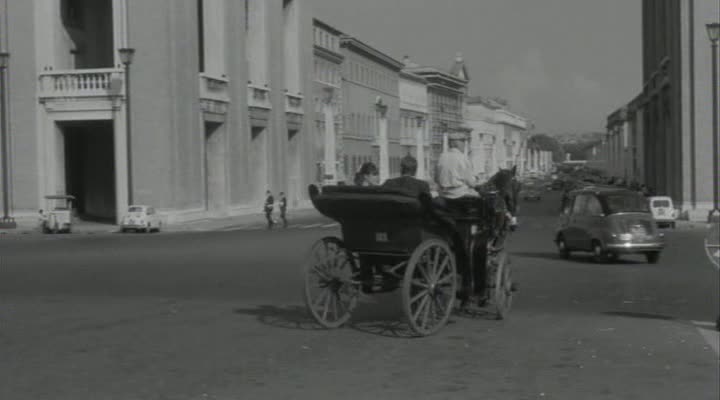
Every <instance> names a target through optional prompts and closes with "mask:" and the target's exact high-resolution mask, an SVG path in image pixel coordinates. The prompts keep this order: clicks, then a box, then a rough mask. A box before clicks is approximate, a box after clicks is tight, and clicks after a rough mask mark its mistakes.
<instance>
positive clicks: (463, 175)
mask: <svg viewBox="0 0 720 400" xmlns="http://www.w3.org/2000/svg"><path fill="white" fill-rule="evenodd" d="M465 139H466V136H465V135H464V134H463V133H461V132H453V133H450V134H449V135H448V150H447V151H446V152H444V153H442V154H441V155H440V158H439V159H438V163H437V168H436V171H435V182H436V183H437V185H438V197H439V198H438V201H437V202H436V203H437V204H438V205H440V206H443V205H444V204H445V202H444V201H443V200H442V199H443V198H447V199H457V198H460V197H464V196H477V195H478V193H477V191H476V190H475V186H476V185H477V179H476V178H475V175H474V174H473V170H472V165H471V164H470V160H468V158H467V156H466V155H465V153H464V150H465Z"/></svg>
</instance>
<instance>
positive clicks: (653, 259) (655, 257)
mask: <svg viewBox="0 0 720 400" xmlns="http://www.w3.org/2000/svg"><path fill="white" fill-rule="evenodd" d="M645 259H647V262H648V264H657V263H658V261H660V252H659V251H653V252H649V253H645Z"/></svg>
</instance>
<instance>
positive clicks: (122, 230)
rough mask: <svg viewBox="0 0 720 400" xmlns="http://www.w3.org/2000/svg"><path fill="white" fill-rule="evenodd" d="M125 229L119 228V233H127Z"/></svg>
mask: <svg viewBox="0 0 720 400" xmlns="http://www.w3.org/2000/svg"><path fill="white" fill-rule="evenodd" d="M127 231H128V230H127V228H120V233H127Z"/></svg>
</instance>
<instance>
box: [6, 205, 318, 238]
mask: <svg viewBox="0 0 720 400" xmlns="http://www.w3.org/2000/svg"><path fill="white" fill-rule="evenodd" d="M273 217H274V218H275V219H276V220H277V219H279V218H280V216H279V214H278V213H277V212H276V213H274V214H273ZM308 220H327V218H325V217H324V216H322V215H321V214H320V213H319V212H317V210H315V209H314V208H303V209H295V210H289V211H288V222H290V223H297V222H298V221H308ZM328 221H329V220H328ZM266 223H267V222H266V220H265V214H261V213H257V214H247V215H238V216H234V217H223V218H212V219H210V218H209V219H201V220H195V221H189V222H181V223H176V224H172V225H163V227H162V232H204V231H218V230H224V229H229V228H234V227H247V226H265V224H266ZM118 232H120V228H119V227H118V226H117V225H114V224H107V223H98V222H92V221H83V220H79V221H78V220H76V221H75V223H74V224H73V227H72V233H70V234H71V235H90V234H101V233H118ZM2 235H43V233H42V232H41V231H40V229H39V228H38V225H37V222H36V221H32V220H21V221H17V228H15V229H0V236H2ZM65 235H67V234H65Z"/></svg>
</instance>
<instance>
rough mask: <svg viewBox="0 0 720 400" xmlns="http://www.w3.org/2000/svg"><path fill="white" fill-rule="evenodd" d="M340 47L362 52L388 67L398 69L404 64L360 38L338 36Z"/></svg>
mask: <svg viewBox="0 0 720 400" xmlns="http://www.w3.org/2000/svg"><path fill="white" fill-rule="evenodd" d="M340 47H345V48H347V49H349V50H352V51H355V52H357V53H361V54H364V55H365V56H367V57H370V58H372V59H374V60H375V61H377V62H379V63H381V64H384V65H385V66H387V67H389V68H390V69H393V70H396V71H398V72H399V71H400V70H401V69H402V67H403V66H404V64H403V63H402V62H400V61H398V60H396V59H394V58H392V57H390V56H389V55H387V54H385V53H383V52H381V51H380V50H377V49H375V48H374V47H371V46H370V45H368V44H366V43H363V42H361V41H360V40H358V39H356V38H354V37H352V36H347V35H342V36H340Z"/></svg>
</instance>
